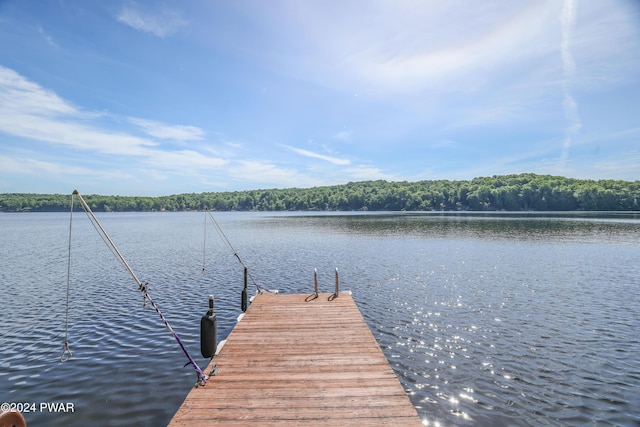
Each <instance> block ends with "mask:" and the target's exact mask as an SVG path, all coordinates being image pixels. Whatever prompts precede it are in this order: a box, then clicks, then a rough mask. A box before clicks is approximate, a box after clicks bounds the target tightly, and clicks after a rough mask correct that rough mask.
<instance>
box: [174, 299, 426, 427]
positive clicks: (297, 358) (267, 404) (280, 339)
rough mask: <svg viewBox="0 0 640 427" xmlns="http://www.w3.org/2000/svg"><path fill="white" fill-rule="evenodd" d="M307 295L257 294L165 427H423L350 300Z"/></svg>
mask: <svg viewBox="0 0 640 427" xmlns="http://www.w3.org/2000/svg"><path fill="white" fill-rule="evenodd" d="M307 299H308V295H272V294H261V295H258V296H257V297H256V299H255V300H254V302H253V303H252V304H251V306H250V307H249V309H248V310H247V313H246V315H245V317H244V318H243V319H242V321H240V322H239V323H238V324H237V325H236V327H235V328H234V329H233V331H232V332H231V334H230V335H229V337H228V339H227V343H226V344H225V346H224V348H223V349H222V350H221V352H220V354H219V355H218V356H217V357H216V358H215V359H214V362H215V363H216V364H217V366H218V369H219V371H218V373H217V375H216V376H214V377H211V378H210V379H209V381H208V382H207V385H206V386H204V387H199V388H194V389H193V390H192V391H191V392H190V393H189V394H188V395H187V397H186V399H185V401H184V403H183V404H182V406H181V407H180V408H179V409H178V411H177V412H176V414H175V415H174V417H173V419H172V420H171V422H170V424H169V425H170V426H186V425H198V426H218V425H225V426H256V425H260V426H268V425H279V426H287V425H301V424H302V425H313V426H351V425H354V426H355V425H357V426H398V425H402V426H421V425H422V423H421V422H420V419H419V417H418V414H417V412H416V410H415V408H414V407H413V406H412V405H411V402H410V401H409V399H408V397H407V395H406V393H405V391H404V389H403V388H402V386H401V385H400V382H399V381H398V378H397V377H396V375H395V373H394V372H393V370H392V369H391V367H390V366H389V363H388V362H387V360H386V358H385V357H384V354H383V353H382V351H381V350H380V347H379V346H378V344H377V342H376V340H375V338H374V337H373V334H371V331H370V330H369V328H368V326H367V325H366V323H365V322H364V319H363V318H362V314H361V313H360V311H359V310H358V308H357V306H356V305H355V302H354V301H353V298H352V297H351V296H350V295H349V294H346V293H343V294H341V295H340V296H339V298H336V299H333V300H330V295H329V294H321V295H320V296H319V297H318V298H317V299H314V300H311V301H307ZM210 369H211V365H210V366H209V367H207V369H206V370H205V372H209V371H210Z"/></svg>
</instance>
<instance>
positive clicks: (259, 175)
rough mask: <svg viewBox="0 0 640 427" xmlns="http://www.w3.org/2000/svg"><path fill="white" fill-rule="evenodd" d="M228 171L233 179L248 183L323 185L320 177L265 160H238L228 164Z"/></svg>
mask: <svg viewBox="0 0 640 427" xmlns="http://www.w3.org/2000/svg"><path fill="white" fill-rule="evenodd" d="M228 173H229V175H231V176H232V177H233V178H234V179H236V180H240V181H244V182H250V183H256V182H261V183H268V184H267V185H273V186H278V187H313V186H318V185H323V181H322V179H319V178H314V177H310V176H308V175H305V174H301V173H299V172H298V171H296V170H293V169H288V168H282V167H279V166H277V165H275V164H274V163H272V162H270V161H267V160H240V161H238V162H235V163H233V164H232V165H229V167H228Z"/></svg>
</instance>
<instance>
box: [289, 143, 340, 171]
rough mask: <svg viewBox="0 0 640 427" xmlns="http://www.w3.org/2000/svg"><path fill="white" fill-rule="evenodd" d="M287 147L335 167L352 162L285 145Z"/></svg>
mask: <svg viewBox="0 0 640 427" xmlns="http://www.w3.org/2000/svg"><path fill="white" fill-rule="evenodd" d="M285 147H287V148H288V149H289V150H291V151H293V152H294V153H297V154H299V155H301V156H305V157H310V158H312V159H320V160H324V161H325V162H329V163H333V164H334V165H338V166H345V165H348V164H351V161H350V160H349V159H341V158H338V157H331V156H326V155H324V154H319V153H315V152H313V151H309V150H303V149H302V148H296V147H291V146H290V145H285Z"/></svg>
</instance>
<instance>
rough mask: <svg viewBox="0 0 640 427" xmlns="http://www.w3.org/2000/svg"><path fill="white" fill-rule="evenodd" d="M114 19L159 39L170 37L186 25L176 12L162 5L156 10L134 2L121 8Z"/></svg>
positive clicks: (184, 20)
mask: <svg viewBox="0 0 640 427" xmlns="http://www.w3.org/2000/svg"><path fill="white" fill-rule="evenodd" d="M116 18H117V19H118V21H120V22H122V23H123V24H126V25H128V26H130V27H132V28H135V29H136V30H140V31H144V32H147V33H150V34H153V35H154V36H157V37H161V38H164V37H167V36H171V35H173V34H175V33H176V32H178V31H179V30H180V29H181V28H183V27H185V26H187V25H188V21H187V20H186V19H185V18H184V17H183V16H182V15H181V14H180V13H179V12H177V11H176V10H172V9H169V8H168V7H166V6H164V5H162V6H160V7H159V8H157V9H151V8H143V7H142V6H140V5H139V4H138V3H135V2H131V3H128V4H125V5H124V6H122V9H121V10H120V13H118V15H117V17H116Z"/></svg>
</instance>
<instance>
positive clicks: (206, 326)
mask: <svg viewBox="0 0 640 427" xmlns="http://www.w3.org/2000/svg"><path fill="white" fill-rule="evenodd" d="M217 347H218V319H216V314H215V313H214V312H213V295H209V311H207V314H205V315H204V316H202V319H200V353H202V357H213V356H215V355H216V349H217Z"/></svg>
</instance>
